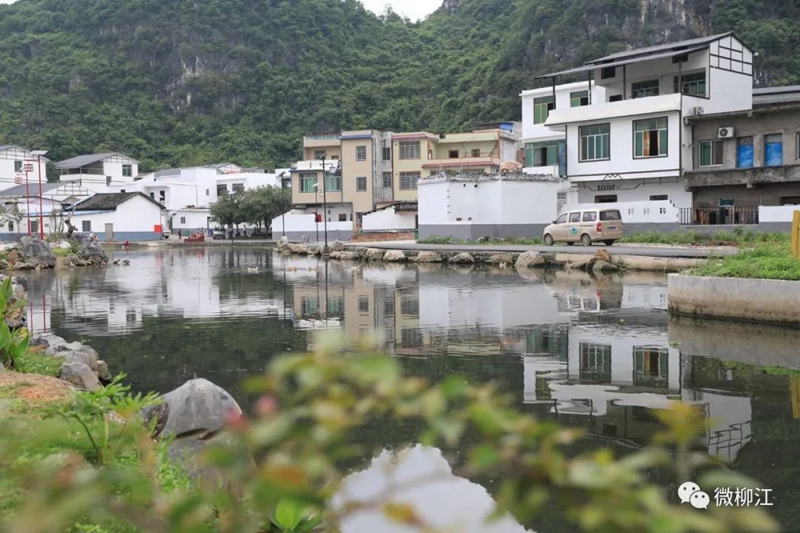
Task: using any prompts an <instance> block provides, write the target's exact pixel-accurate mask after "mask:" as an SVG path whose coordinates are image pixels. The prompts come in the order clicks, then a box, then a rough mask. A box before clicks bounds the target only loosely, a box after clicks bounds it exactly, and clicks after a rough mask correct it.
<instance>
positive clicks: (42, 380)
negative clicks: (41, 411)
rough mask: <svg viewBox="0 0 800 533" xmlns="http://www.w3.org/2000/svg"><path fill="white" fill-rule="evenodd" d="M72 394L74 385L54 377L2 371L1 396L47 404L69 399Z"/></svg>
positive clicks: (31, 402)
mask: <svg viewBox="0 0 800 533" xmlns="http://www.w3.org/2000/svg"><path fill="white" fill-rule="evenodd" d="M72 394H73V389H72V387H70V386H69V385H68V384H67V383H66V382H64V381H61V380H60V379H56V378H54V377H49V376H40V375H37V374H20V373H18V372H1V373H0V396H4V397H9V398H13V399H19V400H23V401H25V402H28V403H30V404H36V405H45V404H49V403H53V402H59V401H65V400H68V399H69V398H70V396H71V395H72Z"/></svg>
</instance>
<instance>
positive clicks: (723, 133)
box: [717, 128, 733, 139]
mask: <svg viewBox="0 0 800 533" xmlns="http://www.w3.org/2000/svg"><path fill="white" fill-rule="evenodd" d="M717 137H719V138H720V139H731V138H732V137H733V128H720V129H719V131H718V132H717Z"/></svg>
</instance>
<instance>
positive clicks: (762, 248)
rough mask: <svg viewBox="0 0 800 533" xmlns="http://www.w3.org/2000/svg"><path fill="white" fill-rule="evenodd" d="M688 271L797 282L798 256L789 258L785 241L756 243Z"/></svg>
mask: <svg viewBox="0 0 800 533" xmlns="http://www.w3.org/2000/svg"><path fill="white" fill-rule="evenodd" d="M787 241H788V239H787ZM691 273H692V274H694V275H696V276H710V277H720V278H756V279H777V280H787V281H800V258H796V257H792V253H791V248H790V246H789V245H788V244H779V243H769V244H759V245H756V246H755V247H754V248H752V249H746V250H740V251H739V253H737V254H735V255H731V256H727V257H725V258H722V259H711V260H709V261H708V262H707V263H706V264H705V265H702V266H700V267H699V268H696V269H694V270H692V271H691Z"/></svg>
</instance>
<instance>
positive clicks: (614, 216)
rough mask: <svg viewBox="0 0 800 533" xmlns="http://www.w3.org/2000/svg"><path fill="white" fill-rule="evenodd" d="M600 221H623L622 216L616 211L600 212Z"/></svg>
mask: <svg viewBox="0 0 800 533" xmlns="http://www.w3.org/2000/svg"><path fill="white" fill-rule="evenodd" d="M600 220H602V221H606V220H622V215H621V214H620V212H619V211H617V210H616V209H610V210H608V211H600Z"/></svg>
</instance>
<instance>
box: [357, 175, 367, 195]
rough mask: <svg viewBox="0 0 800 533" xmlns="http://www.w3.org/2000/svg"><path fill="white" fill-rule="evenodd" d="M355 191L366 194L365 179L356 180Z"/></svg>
mask: <svg viewBox="0 0 800 533" xmlns="http://www.w3.org/2000/svg"><path fill="white" fill-rule="evenodd" d="M356 191H357V192H367V177H366V176H361V177H358V178H356Z"/></svg>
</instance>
